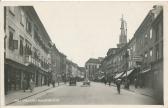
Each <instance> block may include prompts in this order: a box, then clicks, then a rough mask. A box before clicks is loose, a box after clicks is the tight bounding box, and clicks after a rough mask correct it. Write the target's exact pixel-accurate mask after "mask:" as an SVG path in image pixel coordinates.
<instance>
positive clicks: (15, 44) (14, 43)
mask: <svg viewBox="0 0 168 108" xmlns="http://www.w3.org/2000/svg"><path fill="white" fill-rule="evenodd" d="M13 48H14V49H18V40H13Z"/></svg>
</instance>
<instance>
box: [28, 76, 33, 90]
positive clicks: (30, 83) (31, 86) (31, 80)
mask: <svg viewBox="0 0 168 108" xmlns="http://www.w3.org/2000/svg"><path fill="white" fill-rule="evenodd" d="M29 85H30V91H31V92H33V90H34V82H33V79H32V78H31V79H30V82H29Z"/></svg>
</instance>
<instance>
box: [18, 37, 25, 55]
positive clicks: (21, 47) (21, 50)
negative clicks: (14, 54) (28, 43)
mask: <svg viewBox="0 0 168 108" xmlns="http://www.w3.org/2000/svg"><path fill="white" fill-rule="evenodd" d="M23 40H24V39H23V38H22V37H20V50H19V53H20V55H21V56H22V55H23Z"/></svg>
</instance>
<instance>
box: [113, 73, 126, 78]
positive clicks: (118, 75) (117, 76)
mask: <svg viewBox="0 0 168 108" xmlns="http://www.w3.org/2000/svg"><path fill="white" fill-rule="evenodd" d="M123 73H124V72H121V73H119V74H117V75H116V76H115V77H114V78H115V79H116V78H119V77H120V76H121V75H122V74H123Z"/></svg>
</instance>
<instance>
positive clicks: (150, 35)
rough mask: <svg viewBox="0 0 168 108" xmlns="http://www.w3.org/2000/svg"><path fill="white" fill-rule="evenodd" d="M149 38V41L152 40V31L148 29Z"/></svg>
mask: <svg viewBox="0 0 168 108" xmlns="http://www.w3.org/2000/svg"><path fill="white" fill-rule="evenodd" d="M149 37H150V39H152V29H150V32H149Z"/></svg>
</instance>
